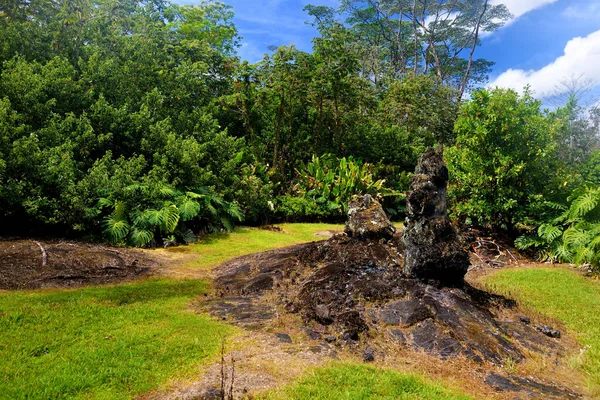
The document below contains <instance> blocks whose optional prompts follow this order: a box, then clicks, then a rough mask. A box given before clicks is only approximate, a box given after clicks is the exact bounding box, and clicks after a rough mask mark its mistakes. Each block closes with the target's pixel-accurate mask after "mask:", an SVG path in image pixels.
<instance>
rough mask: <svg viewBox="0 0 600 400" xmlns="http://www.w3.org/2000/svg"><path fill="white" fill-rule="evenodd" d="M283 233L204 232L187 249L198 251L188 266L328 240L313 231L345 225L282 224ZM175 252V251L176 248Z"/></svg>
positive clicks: (248, 230)
mask: <svg viewBox="0 0 600 400" xmlns="http://www.w3.org/2000/svg"><path fill="white" fill-rule="evenodd" d="M277 226H279V227H281V228H282V230H283V231H282V232H273V231H269V230H265V229H258V228H236V229H235V231H234V232H232V233H216V234H211V235H207V236H206V237H205V238H203V239H202V240H201V241H199V242H198V243H196V244H193V245H190V246H189V250H190V251H192V252H194V253H196V254H197V258H196V259H195V260H194V262H193V264H192V265H191V267H196V268H197V267H202V268H210V267H214V266H216V265H219V264H221V263H223V262H225V261H227V260H229V259H232V258H235V257H240V256H245V255H247V254H252V253H258V252H261V251H267V250H272V249H276V248H281V247H286V246H291V245H294V244H300V243H306V242H314V241H317V240H324V239H327V238H326V237H322V236H316V235H315V233H316V232H320V231H327V230H339V231H341V230H343V229H344V225H333V224H281V225H277ZM176 251H177V250H176Z"/></svg>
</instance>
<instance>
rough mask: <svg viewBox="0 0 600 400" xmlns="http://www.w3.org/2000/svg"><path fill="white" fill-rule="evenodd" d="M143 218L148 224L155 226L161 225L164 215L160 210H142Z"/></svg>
mask: <svg viewBox="0 0 600 400" xmlns="http://www.w3.org/2000/svg"><path fill="white" fill-rule="evenodd" d="M144 218H145V219H146V221H147V224H148V225H152V226H157V227H160V226H163V225H164V222H165V216H164V214H163V213H162V212H161V210H154V209H149V210H144Z"/></svg>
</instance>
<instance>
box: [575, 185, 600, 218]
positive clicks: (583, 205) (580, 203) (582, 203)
mask: <svg viewBox="0 0 600 400" xmlns="http://www.w3.org/2000/svg"><path fill="white" fill-rule="evenodd" d="M599 203H600V191H597V190H589V191H587V192H586V193H584V194H583V195H582V196H579V197H578V198H576V199H575V200H573V204H571V207H570V209H569V218H570V219H572V220H576V219H578V218H581V217H583V216H585V215H586V214H587V213H589V212H590V211H592V210H593V209H594V208H596V207H597V206H598V204H599Z"/></svg>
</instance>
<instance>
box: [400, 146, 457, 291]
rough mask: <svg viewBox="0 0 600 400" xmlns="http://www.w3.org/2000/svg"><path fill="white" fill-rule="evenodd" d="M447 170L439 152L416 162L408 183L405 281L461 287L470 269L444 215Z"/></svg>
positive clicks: (455, 232)
mask: <svg viewBox="0 0 600 400" xmlns="http://www.w3.org/2000/svg"><path fill="white" fill-rule="evenodd" d="M447 184H448V168H447V167H446V165H445V164H444V157H443V154H442V151H441V149H440V150H433V149H429V150H427V152H426V153H425V154H423V156H422V157H421V158H420V159H419V161H418V163H417V167H416V169H415V174H414V175H413V177H412V178H411V180H410V192H409V194H408V196H407V198H406V202H407V217H406V221H405V223H404V232H403V243H404V267H403V268H404V272H405V274H406V275H407V276H408V277H411V278H417V279H420V280H424V281H438V282H440V283H442V284H444V285H449V286H460V285H462V282H463V280H464V276H465V274H466V273H467V269H468V268H469V255H468V253H467V251H466V250H464V249H463V247H462V244H461V239H460V237H459V235H458V230H457V229H456V227H455V226H454V225H452V223H451V222H450V219H449V218H448V215H447V204H446V186H447Z"/></svg>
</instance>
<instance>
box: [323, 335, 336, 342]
mask: <svg viewBox="0 0 600 400" xmlns="http://www.w3.org/2000/svg"><path fill="white" fill-rule="evenodd" d="M336 340H337V338H336V337H335V336H326V337H325V341H326V342H327V343H333V342H335V341H336Z"/></svg>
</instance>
